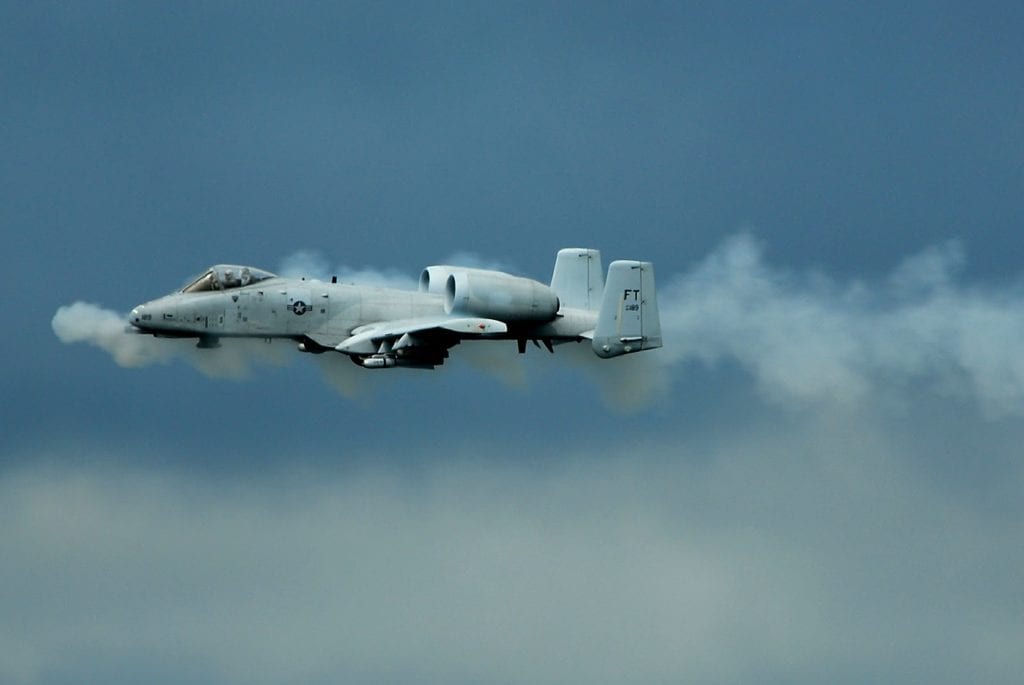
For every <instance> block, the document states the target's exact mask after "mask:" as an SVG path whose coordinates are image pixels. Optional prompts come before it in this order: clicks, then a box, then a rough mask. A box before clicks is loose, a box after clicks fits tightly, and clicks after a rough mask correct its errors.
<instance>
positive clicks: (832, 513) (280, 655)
mask: <svg viewBox="0 0 1024 685" xmlns="http://www.w3.org/2000/svg"><path fill="white" fill-rule="evenodd" d="M854 435H855V436H856V440H851V439H850V438H851V436H854ZM899 444H900V442H899V440H898V439H894V436H891V435H888V434H886V432H885V431H883V430H881V429H880V428H879V427H878V424H877V423H876V422H874V421H872V420H870V419H867V418H864V417H860V418H855V417H853V416H852V415H851V414H846V415H843V416H839V417H836V416H833V417H831V418H828V419H824V418H820V417H819V418H817V419H808V420H806V421H804V422H802V423H799V424H794V425H790V426H788V427H773V428H769V429H762V430H757V431H754V432H748V433H746V434H737V435H735V436H733V437H728V438H723V439H720V440H718V441H716V442H715V443H714V444H712V445H708V444H704V445H699V444H697V443H696V442H694V441H691V440H688V439H687V438H686V437H685V436H676V439H672V438H670V437H668V436H662V437H659V438H656V439H654V442H653V443H648V444H647V445H644V446H642V447H638V446H637V445H636V444H635V443H633V442H630V443H622V444H611V445H606V446H604V447H602V448H600V449H598V450H597V451H596V452H585V451H582V450H581V451H572V452H570V453H568V454H566V453H562V454H559V455H558V458H557V459H552V460H550V461H548V462H547V463H546V464H545V465H543V466H539V467H538V466H536V465H534V466H520V465H517V461H516V460H515V459H513V458H509V459H507V460H505V461H504V462H503V465H500V466H499V465H497V464H495V463H488V464H487V465H482V464H480V463H479V462H476V461H474V460H473V458H472V455H469V454H461V453H460V452H459V450H458V449H456V450H454V451H453V450H451V449H447V448H445V447H444V446H443V445H439V446H436V447H431V448H429V449H427V451H428V452H430V453H431V454H434V457H433V458H432V459H431V460H428V461H425V462H424V463H431V464H432V465H431V466H430V467H428V468H426V469H425V470H422V471H421V470H417V471H416V473H415V474H412V473H405V472H403V471H401V470H396V469H395V467H394V466H392V467H383V466H375V465H373V461H372V460H368V461H366V462H365V463H366V464H368V466H364V467H362V468H361V469H355V470H349V471H341V472H338V471H335V472H333V473H331V472H317V473H315V474H313V473H305V472H303V471H302V470H301V469H295V470H292V471H286V472H284V473H278V474H277V475H276V476H275V477H274V478H273V479H269V478H268V477H266V476H260V475H253V476H249V477H246V476H241V477H239V478H236V479H234V480H232V481H231V482H213V481H210V480H205V479H204V478H203V477H202V476H199V477H197V476H196V475H194V474H192V475H183V474H180V473H173V472H169V471H165V470H155V471H154V470H138V469H123V468H119V469H111V468H109V467H105V466H102V464H103V463H104V455H103V454H102V452H92V451H90V458H89V460H88V462H86V463H87V464H92V465H85V466H81V467H66V468H60V469H57V468H48V467H45V466H42V465H41V464H42V463H44V462H45V461H47V460H48V459H50V460H56V462H55V463H60V462H61V459H62V458H64V457H67V456H68V455H66V454H64V453H63V452H62V450H60V449H56V450H49V451H47V450H41V451H40V453H39V454H37V455H35V456H36V459H34V460H32V461H26V462H25V463H28V464H30V465H29V466H26V467H25V468H23V469H21V470H17V471H7V472H5V473H4V475H3V476H2V477H0V513H2V515H3V519H4V521H5V522H6V523H5V526H4V528H3V530H2V532H0V554H2V557H3V558H4V559H5V563H4V565H3V567H2V571H0V574H2V581H3V582H2V583H0V601H2V604H3V606H4V607H5V611H4V612H3V614H2V616H0V664H2V666H0V676H2V677H3V679H4V680H5V682H12V683H19V684H21V683H25V684H28V683H37V682H60V681H61V680H62V678H61V677H60V674H65V676H64V678H63V679H66V680H68V681H70V680H75V679H77V680H81V679H83V678H87V677H88V676H89V675H90V674H93V673H99V672H105V673H108V674H113V676H112V678H113V680H115V681H117V680H120V679H121V678H119V677H118V676H117V674H118V673H122V672H123V671H124V669H126V668H128V666H127V665H129V664H133V663H136V662H138V663H141V665H142V666H141V667H142V669H143V672H147V673H155V672H156V671H157V670H159V671H160V672H162V673H163V674H164V676H163V677H164V679H165V680H166V682H176V681H180V680H181V679H182V678H183V677H184V675H185V672H183V671H182V670H181V669H183V668H186V666H183V665H185V664H187V665H188V666H187V668H189V669H198V674H197V673H195V671H194V670H193V671H190V672H189V673H191V677H194V678H195V679H198V680H209V679H211V678H213V679H216V680H218V682H223V683H235V682H247V683H249V682H282V681H285V680H287V681H292V682H295V681H299V682H328V681H331V682H337V681H339V680H352V679H356V680H371V681H379V680H388V679H392V680H399V681H408V680H411V679H415V680H417V681H421V682H467V681H480V680H486V681H502V682H623V681H625V680H630V681H640V682H654V681H660V682H664V681H673V682H677V681H679V680H697V681H701V682H749V681H750V680H752V679H757V680H763V681H779V680H786V681H789V682H821V681H822V680H823V679H829V678H832V677H833V676H835V675H836V674H837V673H843V674H846V677H848V678H849V679H850V680H855V681H863V680H864V679H873V680H876V681H882V682H886V681H889V682H895V681H899V682H963V680H964V679H965V678H967V677H968V675H970V677H971V678H973V679H975V680H983V681H985V682H992V683H1000V682H1005V683H1009V682H1015V680H1016V678H1017V677H1018V676H1019V673H1020V671H1021V669H1022V668H1024V660H1022V656H1021V653H1020V650H1019V644H1020V641H1021V639H1022V638H1024V622H1022V620H1021V613H1020V610H1019V609H1020V606H1021V602H1022V601H1024V597H1022V595H1021V591H1020V587H1019V582H1018V570H1019V568H1020V565H1021V564H1022V563H1024V556H1022V552H1021V550H1024V537H1022V531H1021V529H1020V526H1019V525H1017V521H1018V520H1019V517H1020V515H1021V514H1022V513H1024V512H1022V511H1021V506H1020V502H1019V501H1016V500H1015V501H1012V502H1010V503H1009V504H1008V506H1006V507H996V508H979V507H978V506H976V505H975V504H974V503H973V502H972V500H971V499H970V497H968V496H966V495H965V494H964V493H961V494H959V495H956V494H953V495H951V494H950V492H949V491H948V490H947V489H946V488H945V487H944V486H943V485H942V484H941V483H939V484H936V483H934V482H931V483H929V480H928V479H927V478H923V477H922V473H921V472H919V470H918V466H916V465H915V461H916V458H917V456H919V455H914V454H907V453H905V451H904V449H903V448H901V447H899ZM531 449H534V450H540V451H542V452H543V450H544V447H543V443H538V444H534V445H532V448H531ZM80 453H81V448H78V449H77V451H76V454H80ZM464 457H465V458H464ZM173 461H174V460H173V459H169V460H168V462H171V463H173ZM1003 476H1004V478H1006V479H1008V480H1011V481H1014V482H1017V483H1020V484H1022V485H1024V479H1022V473H1021V471H1020V469H1019V467H1017V466H1015V467H1013V468H1012V469H1011V470H1009V471H1008V472H1006V473H1005V474H1003ZM156 664H159V665H160V668H159V669H154V665H156ZM119 669H121V670H119ZM68 674H74V677H72V676H71V675H68Z"/></svg>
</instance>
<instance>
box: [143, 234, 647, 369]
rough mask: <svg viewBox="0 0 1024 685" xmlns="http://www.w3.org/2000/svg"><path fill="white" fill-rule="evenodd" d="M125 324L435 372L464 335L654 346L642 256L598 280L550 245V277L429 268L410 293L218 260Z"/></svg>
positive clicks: (579, 256)
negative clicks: (286, 345) (281, 341)
mask: <svg viewBox="0 0 1024 685" xmlns="http://www.w3.org/2000/svg"><path fill="white" fill-rule="evenodd" d="M129 321H130V323H131V325H132V326H133V327H134V330H136V331H137V332H140V333H149V334H152V335H155V336H160V337H174V338H198V339H199V343H198V346H199V347H204V348H208V347H217V346H218V345H219V341H220V338H229V337H233V338H267V339H270V338H288V339H291V340H295V341H296V342H297V343H298V348H299V350H301V351H303V352H313V353H321V352H341V353H342V354H346V355H348V356H349V357H350V358H351V359H352V361H354V362H355V363H356V364H359V365H360V366H363V367H366V368H369V369H380V368H386V367H392V366H405V367H416V368H433V367H435V366H437V365H439V364H441V363H443V362H444V360H445V359H446V358H447V357H448V350H449V349H450V348H451V347H453V346H455V345H458V344H459V343H460V342H463V341H466V340H515V341H517V343H518V346H519V352H520V353H522V352H525V351H526V343H527V342H528V341H532V342H533V343H534V344H535V345H537V346H538V347H539V346H540V343H543V344H544V346H545V347H546V348H547V349H548V351H549V352H550V351H553V347H552V346H553V345H557V344H561V343H567V342H581V341H583V340H588V341H590V342H591V344H592V346H593V349H594V352H595V353H596V354H597V355H598V356H599V357H604V358H608V357H616V356H619V355H622V354H628V353H630V352H639V351H641V350H650V349H653V348H656V347H661V324H660V322H659V319H658V303H657V299H656V296H655V290H654V267H653V265H652V264H651V263H650V262H635V261H615V262H612V264H611V266H609V268H608V279H607V283H605V279H604V275H603V273H602V268H601V254H600V252H598V251H597V250H590V249H575V248H568V249H564V250H560V251H559V252H558V257H557V259H556V261H555V270H554V274H553V276H552V278H551V284H550V285H545V284H543V283H540V282H538V281H535V280H531V279H529V278H522V277H520V276H513V275H511V274H507V273H503V272H500V271H490V270H485V269H472V268H465V267H460V266H428V267H427V268H426V269H424V270H423V273H422V274H421V275H420V281H419V290H418V291H411V290H399V289H394V288H381V287H374V286H367V285H359V284H343V283H338V282H337V279H336V278H333V279H331V281H330V282H325V281H320V280H314V279H309V280H307V279H305V278H302V279H299V278H282V277H280V276H276V275H274V274H272V273H269V272H267V271H263V270H261V269H256V268H253V267H248V266H236V265H224V264H221V265H217V266H214V267H212V268H211V269H209V270H208V271H207V272H206V273H204V274H203V275H202V276H200V277H199V278H197V279H195V280H194V281H192V282H191V283H190V284H189V285H187V286H185V287H184V288H183V289H181V290H180V291H179V292H175V293H172V294H170V295H167V296H165V297H161V298H159V299H156V300H153V301H152V302H147V303H145V304H140V305H139V306H138V307H136V308H135V309H133V310H132V311H131V314H130V318H129Z"/></svg>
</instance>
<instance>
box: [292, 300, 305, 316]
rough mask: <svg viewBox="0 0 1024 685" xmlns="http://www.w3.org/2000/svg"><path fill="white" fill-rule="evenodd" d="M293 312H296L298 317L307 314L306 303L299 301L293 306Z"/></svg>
mask: <svg viewBox="0 0 1024 685" xmlns="http://www.w3.org/2000/svg"><path fill="white" fill-rule="evenodd" d="M292 311H293V312H295V314H296V315H297V316H302V315H303V314H305V313H306V303H305V302H303V301H302V300H299V301H297V302H296V303H295V304H293V305H292Z"/></svg>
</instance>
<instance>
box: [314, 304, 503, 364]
mask: <svg viewBox="0 0 1024 685" xmlns="http://www.w3.org/2000/svg"><path fill="white" fill-rule="evenodd" d="M507 331H508V326H507V325H506V324H505V322H503V321H498V320H497V319H485V318H481V317H475V316H461V317H447V316H445V317H422V318H415V319H398V320H395V321H378V322H376V323H371V324H366V325H364V326H360V327H359V328H356V329H354V330H353V331H352V335H350V336H349V337H348V338H346V339H345V340H342V341H341V342H340V343H339V344H338V345H337V346H335V348H334V349H335V350H337V351H338V352H343V353H345V354H348V355H352V356H361V355H389V356H390V355H401V356H403V357H407V358H423V359H425V360H427V359H429V360H432V361H433V363H430V362H427V365H431V366H432V365H436V364H440V363H441V361H440V360H442V359H443V358H444V357H445V356H447V354H446V351H447V349H448V348H449V347H452V346H453V345H457V344H458V343H459V341H461V340H466V339H471V338H481V337H486V336H489V335H495V334H501V333H506V332H507Z"/></svg>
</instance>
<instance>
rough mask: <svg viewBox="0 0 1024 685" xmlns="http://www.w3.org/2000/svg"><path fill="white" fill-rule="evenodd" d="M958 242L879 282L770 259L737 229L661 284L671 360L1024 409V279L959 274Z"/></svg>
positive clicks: (827, 397)
mask: <svg viewBox="0 0 1024 685" xmlns="http://www.w3.org/2000/svg"><path fill="white" fill-rule="evenodd" d="M963 262H964V256H963V253H962V250H961V248H960V247H959V245H958V244H957V243H947V244H945V245H941V246H938V247H932V248H930V249H928V250H925V251H924V252H922V253H921V254H919V255H916V256H914V257H911V258H909V259H907V260H906V261H904V262H903V264H902V265H900V266H899V267H898V268H897V269H896V270H895V271H894V272H893V273H892V274H891V276H890V277H889V278H887V279H885V280H884V281H882V282H879V283H876V284H873V285H872V284H867V283H864V282H860V281H853V282H850V283H846V284H841V283H837V282H835V281H834V280H831V279H829V278H827V277H826V276H823V275H821V274H817V273H813V272H812V273H804V274H800V273H795V272H792V271H787V270H785V269H779V268H773V267H771V266H769V265H767V264H766V263H765V262H764V259H763V256H762V250H761V247H760V245H759V244H758V243H757V242H756V241H755V240H754V239H753V238H752V237H751V236H749V235H746V234H743V235H739V236H735V237H733V238H731V239H729V240H728V241H726V242H725V243H724V244H723V245H722V247H721V248H719V249H718V250H716V251H715V252H714V253H712V254H711V255H710V256H708V257H707V258H705V259H704V260H703V261H702V262H701V263H699V264H698V265H697V266H696V267H695V268H694V269H692V270H691V271H689V272H688V273H686V274H684V275H681V276H677V277H675V278H670V279H668V280H667V281H666V282H664V284H663V285H662V286H661V287H660V288H659V302H660V305H661V320H662V328H663V334H664V337H665V341H666V342H665V349H663V350H661V351H660V352H659V353H657V354H658V355H659V358H660V360H661V361H662V362H663V363H665V364H668V365H674V364H677V363H680V362H686V361H690V360H699V361H702V362H704V363H707V364H716V363H718V362H720V361H722V360H727V359H731V360H734V361H736V362H738V363H739V364H740V365H742V366H743V367H744V368H745V369H747V370H748V371H749V372H750V374H751V375H752V376H753V377H754V379H755V380H756V382H757V385H758V388H759V389H760V390H761V391H762V392H763V393H764V394H765V396H766V397H768V398H770V399H772V400H776V401H783V402H789V401H796V402H801V403H816V402H820V401H823V400H824V401H835V402H839V403H856V402H859V401H862V400H864V399H865V398H867V397H868V396H871V395H874V394H875V393H877V392H878V391H881V390H884V391H887V392H888V391H892V390H899V389H901V388H906V387H924V388H927V389H930V390H932V391H933V392H937V393H941V394H957V395H968V396H973V397H974V398H975V399H977V401H978V402H979V403H980V404H981V406H982V408H983V409H984V410H985V411H986V412H987V413H989V414H990V415H993V416H1000V415H1005V414H1021V413H1024V288H1022V285H1021V284H1020V283H1014V284H1010V285H1006V286H1003V287H1001V288H998V289H996V288H985V287H981V286H969V285H965V284H962V283H960V282H959V279H958V272H959V271H960V269H961V267H962V265H963Z"/></svg>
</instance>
